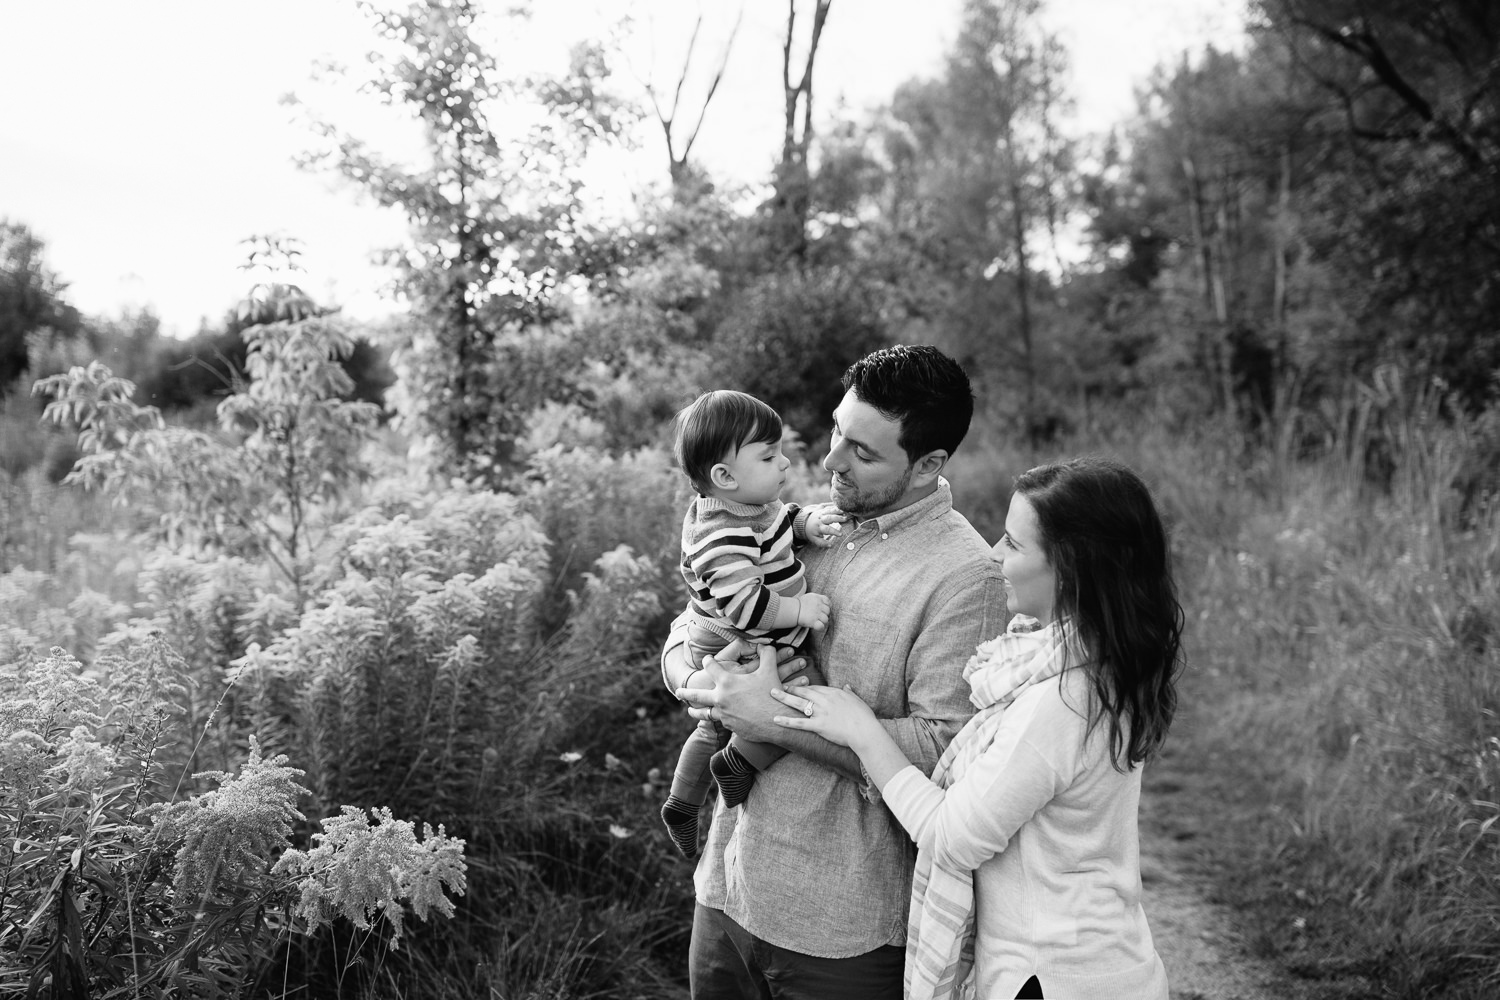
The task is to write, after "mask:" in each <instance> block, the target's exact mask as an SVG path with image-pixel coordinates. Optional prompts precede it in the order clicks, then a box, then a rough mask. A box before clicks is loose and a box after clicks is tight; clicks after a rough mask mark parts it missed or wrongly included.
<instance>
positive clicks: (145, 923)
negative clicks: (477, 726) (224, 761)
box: [0, 638, 465, 997]
mask: <svg viewBox="0 0 1500 1000" xmlns="http://www.w3.org/2000/svg"><path fill="white" fill-rule="evenodd" d="M183 665H184V661H183V660H182V659H181V658H180V657H176V656H174V655H173V654H172V652H171V650H170V648H169V647H167V646H166V645H165V643H164V642H162V641H161V640H160V639H159V638H148V639H147V640H146V641H144V642H140V643H131V644H128V645H125V646H124V647H123V648H120V649H118V651H116V652H112V653H110V654H106V655H105V656H104V657H102V658H101V660H100V663H99V665H98V670H97V672H93V673H91V672H88V671H85V670H84V669H83V665H82V664H80V663H79V662H78V661H77V660H75V659H73V658H72V657H71V656H69V655H68V654H66V653H65V652H64V651H62V650H61V649H54V650H52V652H51V654H50V655H49V656H47V657H45V658H43V659H40V660H38V661H36V662H34V663H31V664H23V665H16V664H11V665H9V666H6V667H3V668H0V787H3V788H4V789H5V790H6V794H5V796H4V798H3V799H0V824H3V827H4V829H5V831H6V835H5V837H4V839H3V842H0V948H3V950H4V952H5V954H6V955H7V956H8V957H9V958H10V959H11V961H8V962H7V963H6V965H5V966H4V967H3V968H0V995H19V994H20V993H22V992H23V991H24V992H25V993H26V994H27V995H32V996H34V995H37V993H38V992H39V991H41V990H43V989H47V990H49V991H50V995H52V996H98V995H111V996H113V995H121V996H123V995H130V996H136V995H140V993H141V991H143V990H145V991H149V992H152V993H155V994H158V995H161V994H168V993H170V994H172V995H177V996H187V997H196V996H220V995H231V996H237V995H242V994H243V993H244V992H245V991H246V990H247V989H248V988H249V987H250V986H251V984H253V983H254V982H255V981H256V980H257V979H258V978H260V977H261V975H262V974H263V973H265V971H266V970H267V968H268V966H269V964H270V962H271V961H272V959H273V958H274V955H275V951H276V947H277V944H278V942H279V941H280V939H282V938H283V937H284V936H285V935H286V934H287V933H288V932H290V931H292V930H294V929H297V928H303V929H310V928H311V927H315V926H316V925H317V924H318V923H319V922H321V921H322V920H325V919H327V917H328V916H329V913H330V908H332V911H333V912H339V913H342V914H344V915H346V916H353V915H356V914H358V912H359V909H360V907H361V906H364V907H366V911H365V913H366V920H365V923H364V924H362V925H361V926H368V913H369V910H368V907H369V906H370V901H371V899H372V897H371V896H370V895H369V894H368V892H367V891H362V892H356V891H355V887H358V888H359V889H361V890H364V889H365V886H364V884H363V883H360V882H358V877H359V876H360V875H361V873H363V872H365V871H367V870H368V868H369V865H370V861H369V858H368V852H359V851H351V852H348V853H347V854H345V855H344V856H342V857H323V858H321V859H320V860H319V861H318V862H316V863H308V860H307V859H308V855H304V854H301V853H300V852H291V851H289V850H288V848H289V847H290V843H291V839H292V836H293V833H294V830H295V828H296V826H297V825H298V824H299V823H300V822H301V821H302V819H303V817H302V814H301V813H300V812H299V811H298V809H297V807H296V800H297V799H298V798H299V797H300V796H301V795H302V794H303V789H302V788H301V786H300V785H299V783H298V779H299V778H300V776H301V772H300V771H298V770H296V769H294V768H290V767H288V766H287V761H286V758H285V757H284V756H275V757H270V758H266V757H262V756H261V754H260V752H259V747H258V746H257V745H256V744H255V742H254V741H253V739H252V741H251V744H250V749H249V756H248V758H247V759H246V761H245V763H244V765H243V766H242V767H241V769H240V771H239V773H238V774H234V775H231V774H228V773H223V772H219V773H209V774H202V775H198V776H197V779H196V780H207V781H210V782H213V783H215V784H217V786H218V787H217V788H215V789H212V790H208V791H205V792H203V793H202V794H199V795H194V796H192V797H190V798H188V799H186V800H179V799H178V798H177V790H178V788H179V787H180V784H181V781H180V779H179V781H178V782H177V783H176V784H174V783H172V782H171V772H170V769H168V768H165V767H164V766H163V761H162V757H161V754H162V751H163V749H164V748H166V747H168V746H170V745H172V744H173V743H175V742H180V741H182V740H184V739H185V738H186V737H187V735H188V734H187V733H184V732H183V729H182V723H183V720H184V719H185V716H186V713H185V712H184V711H183V708H182V705H181V701H182V699H183V696H184V695H185V694H186V685H185V683H184V681H185V680H186V678H184V677H183V675H182V667H183ZM350 821H351V818H350V817H348V816H346V817H345V818H344V822H343V823H342V824H339V823H334V824H325V825H324V832H323V834H322V835H321V836H322V837H323V838H325V840H338V839H347V837H346V828H347V827H348V826H349V825H350ZM400 843H401V844H402V846H403V849H402V850H400V851H396V852H391V851H387V852H385V853H384V854H383V855H382V857H381V862H382V864H383V865H385V870H386V871H387V872H388V873H399V877H397V875H396V874H392V875H391V878H390V880H389V881H388V882H387V883H384V884H382V886H381V887H380V890H379V895H378V896H375V897H373V899H374V900H375V905H376V906H377V907H378V910H379V912H380V913H381V914H383V915H384V916H385V917H386V919H387V922H388V924H389V926H390V928H391V934H392V937H391V942H392V943H393V944H394V941H395V940H396V939H397V938H399V936H400V934H401V929H402V916H403V914H404V907H405V906H406V905H407V901H410V904H411V905H412V907H413V910H414V912H416V913H417V915H418V916H419V917H422V918H424V919H425V917H426V915H427V913H428V912H430V911H431V910H433V909H437V910H438V911H439V912H440V913H444V914H447V913H451V909H452V907H451V903H450V902H449V901H448V900H447V899H446V897H445V896H444V891H445V890H447V891H452V892H458V893H462V892H463V890H464V885H465V877H464V864H463V861H462V858H461V852H462V843H461V842H453V841H450V840H448V839H447V838H446V837H445V836H444V835H443V833H442V832H441V831H438V832H437V833H433V832H432V831H430V830H429V831H428V835H427V837H426V839H425V841H424V842H423V843H421V844H420V845H418V844H416V843H415V841H414V840H408V839H405V838H403V839H402V840H401V841H400ZM312 853H313V855H318V850H317V849H315V850H314V851H313V852H312ZM433 859H437V860H436V861H434V860H433ZM310 900H316V901H317V902H316V903H314V902H310Z"/></svg>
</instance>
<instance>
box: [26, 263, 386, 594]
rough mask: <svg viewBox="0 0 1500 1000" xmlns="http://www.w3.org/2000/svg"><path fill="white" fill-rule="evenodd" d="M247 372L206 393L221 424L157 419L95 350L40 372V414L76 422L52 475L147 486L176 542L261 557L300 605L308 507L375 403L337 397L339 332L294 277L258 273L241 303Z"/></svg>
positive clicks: (369, 419) (341, 386) (343, 468)
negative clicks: (67, 365)
mask: <svg viewBox="0 0 1500 1000" xmlns="http://www.w3.org/2000/svg"><path fill="white" fill-rule="evenodd" d="M240 315H241V316H242V317H243V318H245V319H247V320H250V321H252V325H250V326H248V327H247V328H246V329H245V331H244V337H245V342H246V345H247V355H246V362H245V375H246V381H243V382H241V383H239V384H238V385H237V386H236V387H235V391H234V392H233V393H231V394H230V395H229V396H228V397H227V398H226V399H224V401H223V402H221V403H220V404H219V408H218V417H219V429H220V433H219V434H217V435H215V434H211V433H208V432H204V431H196V430H189V429H185V428H180V427H168V426H166V424H165V423H164V422H163V420H162V418H161V412H160V411H159V410H158V409H157V408H156V407H154V406H140V405H137V404H136V403H134V402H132V401H131V396H132V395H133V394H134V392H135V386H134V385H133V384H131V383H130V382H129V381H127V380H125V379H121V378H117V377H115V376H114V375H113V373H111V372H110V370H109V368H108V367H106V366H105V365H103V364H101V363H99V362H97V361H95V362H93V363H91V364H89V365H88V366H87V367H81V366H80V367H75V368H73V369H72V370H71V371H69V372H67V373H66V374H61V375H55V376H52V377H50V378H46V379H42V380H40V381H39V382H37V384H36V386H35V387H34V390H33V391H35V392H37V393H39V394H43V395H47V396H51V397H52V401H51V402H49V403H48V404H47V408H46V411H45V412H44V414H43V419H44V420H48V421H50V422H53V423H57V424H63V425H71V426H74V427H77V428H78V429H79V432H80V433H79V438H78V444H79V450H80V451H81V452H82V453H83V457H82V458H81V459H79V461H78V464H77V466H76V467H75V468H74V470H73V472H71V473H70V474H69V475H68V478H67V479H66V480H65V482H70V483H74V482H76V483H80V484H82V485H83V486H84V487H86V488H90V489H102V490H103V491H105V492H108V493H110V494H112V495H113V496H114V497H115V498H116V499H119V500H121V501H126V502H128V501H130V500H131V499H132V498H136V497H148V496H149V497H150V498H151V501H152V504H153V505H154V509H157V510H159V511H161V516H162V521H161V526H160V527H161V530H162V532H163V533H164V534H166V535H169V536H172V537H175V538H176V539H178V540H179V541H181V542H183V543H185V544H186V545H187V546H188V547H197V548H203V549H207V550H210V551H218V552H226V553H229V554H245V555H253V556H256V557H259V558H264V559H266V560H268V561H269V562H270V563H271V564H272V565H274V566H275V567H276V569H277V570H278V571H279V572H280V573H281V575H282V576H283V577H284V578H285V580H286V582H287V584H288V585H289V588H290V590H291V592H292V597H293V601H294V603H295V606H296V607H298V608H299V609H300V608H301V606H302V604H303V601H304V600H305V598H306V596H307V593H306V588H307V582H308V580H309V578H310V576H311V574H312V573H313V571H314V569H315V568H316V567H315V562H314V560H313V554H314V552H315V551H316V549H317V546H318V542H319V538H318V535H317V529H318V528H319V527H320V526H323V519H321V518H320V517H319V516H318V514H319V509H320V506H322V505H325V504H329V503H332V502H333V501H336V500H337V499H338V498H339V497H340V496H341V495H342V494H343V493H344V492H345V490H347V488H348V487H349V486H350V485H351V484H352V483H354V482H356V481H357V480H359V479H361V478H363V477H364V476H365V475H366V473H367V470H366V466H365V459H364V458H363V456H362V454H361V451H362V445H363V444H364V443H365V441H366V440H367V439H368V437H369V435H370V433H371V432H372V431H373V429H374V426H375V421H376V417H377V409H376V407H375V406H374V405H372V404H370V403H363V402H348V401H345V400H344V399H343V398H342V397H343V396H345V395H346V394H347V393H348V392H349V390H350V389H351V388H352V385H353V384H352V380H351V379H350V378H349V376H348V375H347V374H346V373H345V372H344V370H343V368H342V367H341V366H340V365H339V363H338V362H339V359H340V358H341V357H343V356H345V355H347V354H348V352H349V350H350V349H351V347H352V341H351V339H350V338H349V336H348V335H347V333H346V332H345V331H343V330H342V329H341V327H340V326H339V324H338V322H337V320H336V318H335V317H334V316H332V315H331V313H330V311H329V310H326V309H323V308H321V307H319V306H317V305H316V304H315V303H314V302H313V301H312V300H311V299H310V298H309V297H308V296H307V295H306V294H305V293H304V292H303V291H302V290H301V289H300V288H298V287H297V286H295V285H291V284H286V283H282V282H266V283H262V284H260V285H257V286H256V287H255V288H254V289H253V290H252V292H251V294H250V296H249V297H248V298H247V299H246V300H245V301H244V302H243V303H242V304H241V308H240Z"/></svg>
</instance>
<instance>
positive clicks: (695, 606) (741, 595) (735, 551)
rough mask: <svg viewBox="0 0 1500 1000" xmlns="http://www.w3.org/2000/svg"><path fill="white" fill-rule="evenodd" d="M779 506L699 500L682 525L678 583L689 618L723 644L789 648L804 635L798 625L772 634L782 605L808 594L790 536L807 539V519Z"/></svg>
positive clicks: (798, 510) (793, 509)
mask: <svg viewBox="0 0 1500 1000" xmlns="http://www.w3.org/2000/svg"><path fill="white" fill-rule="evenodd" d="M800 513H801V508H800V507H798V506H797V505H796V504H785V503H782V502H781V501H780V500H777V501H774V502H772V503H768V504H742V503H735V502H734V501H732V500H719V499H716V498H714V497H705V496H699V497H695V498H694V499H693V502H692V503H691V504H690V505H689V506H688V510H687V515H686V516H685V517H684V518H683V520H682V578H683V579H684V580H686V581H687V585H688V590H689V592H690V602H689V605H688V609H689V611H690V612H691V613H692V614H693V617H694V618H696V619H697V620H698V621H699V623H700V624H702V625H704V626H705V627H706V628H708V629H710V630H711V631H713V632H715V633H716V634H718V635H721V636H723V637H724V639H725V640H726V641H727V640H730V639H736V638H743V639H751V640H755V641H761V642H776V643H783V644H786V645H790V646H795V645H797V644H798V643H800V642H801V641H802V640H803V638H805V637H806V635H807V629H806V628H805V627H801V626H794V627H791V628H772V627H771V623H772V622H774V621H775V620H776V612H777V610H778V608H779V607H780V605H781V601H782V599H783V598H788V597H801V596H802V594H804V593H805V592H806V590H807V584H806V582H805V581H804V580H803V575H802V563H801V562H800V561H799V560H798V559H797V557H796V555H795V554H794V552H793V550H792V546H793V536H794V534H795V536H796V540H797V541H799V542H800V541H805V540H806V528H805V525H806V520H807V519H806V516H805V515H801V516H799V514H800Z"/></svg>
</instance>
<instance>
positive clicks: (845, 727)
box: [771, 684, 885, 752]
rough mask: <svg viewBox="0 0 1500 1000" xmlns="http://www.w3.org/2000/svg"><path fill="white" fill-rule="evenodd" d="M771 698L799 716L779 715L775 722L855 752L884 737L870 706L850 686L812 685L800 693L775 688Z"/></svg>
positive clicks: (802, 689)
mask: <svg viewBox="0 0 1500 1000" xmlns="http://www.w3.org/2000/svg"><path fill="white" fill-rule="evenodd" d="M771 697H772V698H775V699H776V700H777V701H779V702H781V703H782V704H783V705H785V706H786V707H787V708H790V709H792V710H793V711H795V712H797V713H798V714H797V715H778V716H776V717H775V722H776V723H777V724H778V725H781V726H786V727H787V728H788V729H805V730H807V731H808V732H810V733H817V734H818V735H819V736H821V737H823V738H824V739H825V740H828V741H829V742H830V743H837V744H839V745H840V746H846V747H849V748H851V749H853V750H855V751H856V752H858V750H859V748H860V747H861V746H862V745H863V746H868V745H869V744H870V742H871V741H872V740H874V739H878V738H880V737H884V736H885V730H884V729H883V728H882V727H881V725H880V723H879V721H877V720H876V718H875V713H874V712H873V711H871V710H870V706H869V705H866V704H865V703H864V701H863V700H862V699H861V698H860V697H859V695H857V694H855V693H854V692H853V691H852V690H850V689H849V688H848V687H844V688H842V689H840V688H832V687H823V686H822V685H818V684H811V685H808V686H807V687H799V688H797V693H796V694H793V693H792V692H790V691H788V690H786V689H784V688H774V689H772V691H771Z"/></svg>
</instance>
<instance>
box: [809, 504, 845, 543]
mask: <svg viewBox="0 0 1500 1000" xmlns="http://www.w3.org/2000/svg"><path fill="white" fill-rule="evenodd" d="M847 520H849V515H848V514H845V513H844V512H843V511H841V510H839V509H838V508H837V507H835V506H834V505H833V504H831V503H822V504H818V505H817V506H815V507H809V508H808V511H807V520H806V521H804V522H803V524H804V525H805V526H806V529H807V540H808V541H809V542H810V543H812V544H813V545H816V546H818V547H819V548H822V549H826V548H828V546H830V545H832V544H833V543H834V541H835V540H837V538H838V537H839V533H840V532H841V531H843V529H844V522H845V521H847Z"/></svg>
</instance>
